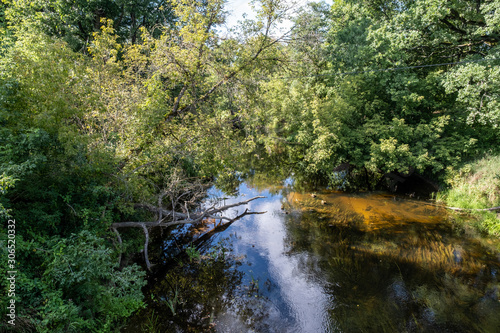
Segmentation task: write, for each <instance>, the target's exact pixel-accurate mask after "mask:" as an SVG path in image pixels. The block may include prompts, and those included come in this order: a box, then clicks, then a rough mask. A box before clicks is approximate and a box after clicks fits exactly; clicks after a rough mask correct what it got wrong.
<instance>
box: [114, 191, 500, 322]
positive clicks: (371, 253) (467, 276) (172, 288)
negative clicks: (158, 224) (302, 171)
mask: <svg viewBox="0 0 500 333" xmlns="http://www.w3.org/2000/svg"><path fill="white" fill-rule="evenodd" d="M269 188H270V189H266V187H265V186H262V184H259V186H255V187H252V185H251V184H242V185H241V186H240V188H239V195H238V196H237V197H232V198H229V199H227V200H226V204H227V203H231V202H236V201H239V200H244V199H247V198H249V197H251V196H254V195H258V194H261V195H265V196H266V198H265V199H260V200H258V201H253V202H251V203H250V204H248V205H247V206H246V207H240V208H239V210H240V212H241V211H242V210H243V209H244V208H249V209H250V210H252V211H266V212H267V213H266V214H263V215H251V216H246V217H245V218H243V219H241V220H239V221H236V222H235V223H233V224H232V225H230V226H229V227H228V228H227V229H225V230H224V231H222V232H219V233H214V234H211V235H209V237H208V236H207V237H204V236H202V234H203V233H206V232H207V231H209V230H210V229H211V224H210V223H213V221H212V222H210V223H209V224H207V225H206V226H205V228H198V229H197V230H194V229H192V230H191V231H192V232H191V234H190V235H193V234H194V235H195V236H194V238H195V239H197V240H194V242H193V243H192V246H191V250H188V252H189V253H190V254H191V255H190V256H186V255H184V256H183V255H177V256H175V257H172V253H175V252H178V251H177V249H179V248H182V247H183V246H184V248H185V246H186V243H187V242H189V241H193V239H192V238H189V237H192V236H189V237H184V236H182V235H185V234H186V231H188V229H190V228H189V226H186V227H185V229H183V230H177V231H175V232H174V233H173V234H172V235H171V236H170V237H166V235H163V239H166V240H164V241H159V242H158V243H157V245H156V251H157V252H156V253H157V254H158V257H157V263H158V264H159V265H161V263H162V262H165V263H167V266H168V268H164V269H160V270H159V272H158V273H157V274H156V275H155V276H154V277H153V278H152V279H151V281H150V284H149V287H148V289H147V292H146V295H147V303H148V306H147V308H145V309H144V310H142V311H140V312H138V313H137V314H136V315H135V316H133V318H132V319H131V321H130V323H129V325H128V326H127V327H126V328H125V329H124V330H123V332H132V331H133V332H141V331H142V332H209V331H213V332H500V316H499V314H500V301H499V287H500V282H499V280H498V274H499V272H500V255H499V253H498V249H499V242H498V240H497V239H491V238H484V237H480V236H477V235H473V234H471V233H469V232H468V231H467V228H466V227H464V226H463V225H460V224H456V223H453V222H452V220H451V218H450V216H449V215H448V212H446V211H445V210H443V209H442V208H439V207H437V206H435V205H433V204H432V203H430V202H425V201H417V200H410V199H407V198H400V197H395V196H393V195H389V194H385V193H365V194H351V195H348V194H342V193H337V192H332V191H323V192H317V193H303V192H299V191H294V189H293V186H291V185H290V182H288V183H285V185H283V186H275V187H272V188H271V187H269ZM217 194H219V195H220V194H222V193H217V191H215V190H214V191H213V195H217ZM195 248H197V251H194V249H195ZM154 251H155V247H154V246H153V247H152V252H153V253H154ZM172 258H173V259H172Z"/></svg>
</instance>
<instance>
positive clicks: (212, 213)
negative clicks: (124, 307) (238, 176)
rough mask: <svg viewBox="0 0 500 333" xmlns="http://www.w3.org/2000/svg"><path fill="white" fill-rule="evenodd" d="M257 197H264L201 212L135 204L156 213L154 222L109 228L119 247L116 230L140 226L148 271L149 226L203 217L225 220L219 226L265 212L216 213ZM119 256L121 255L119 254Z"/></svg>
mask: <svg viewBox="0 0 500 333" xmlns="http://www.w3.org/2000/svg"><path fill="white" fill-rule="evenodd" d="M259 198H265V197H263V196H256V197H253V198H250V199H248V200H245V201H240V202H237V203H234V204H230V205H224V206H222V207H215V206H212V207H210V208H207V209H205V210H204V211H202V212H197V213H191V214H190V213H189V212H188V211H187V210H185V212H182V213H181V212H175V211H169V210H166V209H163V208H162V207H161V206H160V207H156V206H153V205H149V204H140V205H136V207H137V208H143V209H146V210H149V211H150V212H154V213H157V214H158V220H157V221H154V222H145V221H144V222H141V221H138V222H116V223H113V224H112V225H111V229H112V230H113V232H114V233H115V234H116V235H117V238H118V241H119V243H120V247H121V243H122V240H121V237H120V233H119V232H118V228H142V230H143V232H144V236H145V238H146V240H145V242H144V261H145V262H146V267H147V268H148V270H149V271H151V263H150V262H149V256H148V244H149V229H151V228H157V227H163V228H166V227H170V226H173V225H179V224H196V223H200V222H202V221H203V220H205V219H209V218H212V219H217V220H221V221H222V220H224V221H227V222H226V223H224V224H222V225H221V226H223V225H225V224H227V223H232V222H234V221H236V220H238V219H240V218H242V217H243V216H245V215H250V214H264V213H266V212H250V211H248V209H245V211H244V212H243V213H242V214H239V215H237V216H236V217H232V218H231V217H227V216H223V215H217V214H219V213H222V212H224V211H226V210H228V209H230V208H233V207H238V206H241V205H245V204H247V203H249V202H250V201H253V200H256V199H259ZM159 203H160V204H161V199H160V200H159ZM120 257H121V256H120Z"/></svg>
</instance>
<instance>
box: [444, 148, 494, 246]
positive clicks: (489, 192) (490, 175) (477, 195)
mask: <svg viewBox="0 0 500 333" xmlns="http://www.w3.org/2000/svg"><path fill="white" fill-rule="evenodd" d="M447 184H448V185H449V188H448V189H446V190H444V191H441V192H439V193H438V194H437V197H436V199H437V201H438V202H441V203H443V204H445V205H446V206H448V207H460V208H463V209H465V210H464V211H461V212H460V214H468V215H471V216H472V217H473V218H474V220H475V225H476V227H477V228H479V229H480V230H482V231H485V232H488V233H489V234H491V235H495V236H500V211H477V210H479V209H485V208H490V207H498V206H500V155H493V156H486V157H483V158H481V159H479V160H476V161H474V162H472V163H469V164H465V165H464V166H463V167H462V168H460V169H459V170H450V171H449V173H448V178H447Z"/></svg>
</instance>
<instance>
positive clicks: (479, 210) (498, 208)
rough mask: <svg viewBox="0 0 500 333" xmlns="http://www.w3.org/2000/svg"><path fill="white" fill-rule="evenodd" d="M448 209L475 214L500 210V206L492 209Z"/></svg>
mask: <svg viewBox="0 0 500 333" xmlns="http://www.w3.org/2000/svg"><path fill="white" fill-rule="evenodd" d="M445 208H446V209H450V210H455V211H475V212H481V211H483V212H487V211H489V212H491V211H495V210H500V206H498V207H491V208H458V207H445Z"/></svg>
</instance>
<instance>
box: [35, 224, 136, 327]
mask: <svg viewBox="0 0 500 333" xmlns="http://www.w3.org/2000/svg"><path fill="white" fill-rule="evenodd" d="M49 253H50V255H48V256H47V259H46V261H45V264H44V265H45V267H46V270H45V272H44V275H43V278H42V282H43V286H44V287H43V292H42V293H43V297H45V298H46V300H45V302H44V305H43V307H42V309H41V317H42V320H41V322H40V327H41V331H43V332H68V331H77V332H79V331H96V332H97V331H99V332H105V331H109V330H110V328H111V327H112V326H111V324H112V323H113V322H114V321H116V320H117V319H119V318H122V317H128V316H129V315H130V314H131V313H132V312H133V311H135V310H137V309H138V308H140V307H141V306H142V301H141V299H142V293H141V288H142V287H143V286H144V285H145V282H144V281H143V278H144V275H145V272H144V271H141V270H139V267H138V266H136V265H132V266H128V267H125V268H124V269H123V270H121V271H119V270H117V268H118V267H117V263H118V261H117V258H116V257H114V256H113V255H112V253H113V252H112V251H111V250H110V249H109V248H107V247H106V245H105V244H104V241H103V239H101V238H98V237H96V236H95V235H93V234H91V233H90V232H88V231H82V232H80V233H79V234H78V235H73V236H71V237H69V238H66V239H61V240H57V241H54V242H53V245H52V247H51V249H50V250H49Z"/></svg>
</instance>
